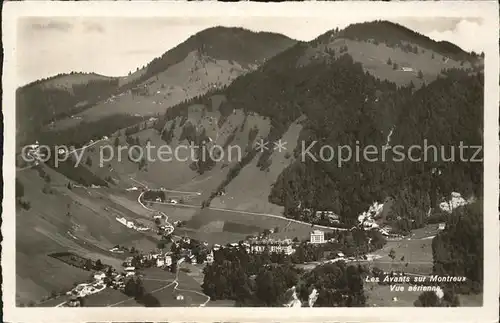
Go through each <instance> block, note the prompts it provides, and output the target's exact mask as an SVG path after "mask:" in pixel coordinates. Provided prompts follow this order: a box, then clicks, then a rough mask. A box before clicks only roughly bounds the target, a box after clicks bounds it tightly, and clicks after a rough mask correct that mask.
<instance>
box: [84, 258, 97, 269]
mask: <svg viewBox="0 0 500 323" xmlns="http://www.w3.org/2000/svg"><path fill="white" fill-rule="evenodd" d="M93 267H94V264H93V263H92V260H91V259H87V260H85V265H84V266H83V268H85V269H86V270H92V268H93Z"/></svg>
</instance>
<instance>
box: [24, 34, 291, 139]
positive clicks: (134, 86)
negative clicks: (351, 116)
mask: <svg viewBox="0 0 500 323" xmlns="http://www.w3.org/2000/svg"><path fill="white" fill-rule="evenodd" d="M295 43H296V41H294V40H292V39H290V38H288V37H285V36H283V35H279V34H273V33H265V32H259V33H255V32H252V31H249V30H246V29H242V28H225V27H214V28H209V29H206V30H204V31H201V32H199V33H197V34H195V35H193V36H191V37H190V38H188V39H187V40H186V41H185V42H183V43H181V44H179V45H178V46H176V47H175V48H173V49H171V50H169V51H167V52H166V53H165V54H163V55H162V56H161V57H158V58H156V59H154V60H153V61H151V62H150V63H149V64H147V65H146V66H145V67H143V68H142V69H138V70H137V71H136V72H135V73H133V74H131V75H129V76H126V77H121V78H107V77H104V76H100V75H96V74H83V73H71V74H68V75H66V74H65V75H58V76H56V77H53V78H50V79H48V80H40V81H37V82H33V83H32V84H29V85H26V86H24V87H22V88H20V89H18V91H17V107H16V109H17V111H18V114H17V120H18V121H17V124H18V127H17V131H18V134H19V138H20V139H24V140H23V141H25V140H28V139H29V140H33V135H35V137H36V133H38V132H39V131H41V130H43V131H51V130H52V129H51V128H49V129H47V128H44V126H45V125H47V124H48V123H50V122H51V121H55V120H61V119H62V120H61V121H59V122H56V123H55V124H54V125H53V128H54V129H55V130H56V131H57V130H59V129H65V128H68V127H75V126H78V125H79V124H80V123H81V122H92V121H96V120H98V119H101V118H103V117H106V116H110V115H116V114H134V115H135V114H140V115H150V114H155V113H157V112H159V111H164V110H165V108H167V107H169V106H171V105H175V104H178V103H180V102H182V101H184V100H186V99H189V98H192V97H196V96H198V95H202V94H204V93H206V92H207V91H209V90H211V89H214V88H220V87H223V86H226V85H227V84H229V83H230V82H231V81H232V80H234V79H235V78H236V77H238V76H239V75H242V74H244V73H247V72H249V71H252V70H254V69H255V68H256V67H257V66H258V65H259V64H261V63H263V62H264V61H265V60H267V59H269V58H270V57H272V56H274V55H276V54H277V53H279V52H281V51H283V50H285V49H286V48H288V47H290V46H292V45H294V44H295ZM70 116H71V117H70ZM64 118H65V119H64ZM28 134H30V135H28Z"/></svg>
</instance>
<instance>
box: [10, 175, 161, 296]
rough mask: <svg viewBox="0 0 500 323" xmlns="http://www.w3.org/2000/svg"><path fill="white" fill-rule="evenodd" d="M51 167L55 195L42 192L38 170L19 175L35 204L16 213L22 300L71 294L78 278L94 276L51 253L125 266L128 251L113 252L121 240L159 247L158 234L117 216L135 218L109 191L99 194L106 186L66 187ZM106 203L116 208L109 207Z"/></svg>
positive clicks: (142, 245) (127, 245)
mask: <svg viewBox="0 0 500 323" xmlns="http://www.w3.org/2000/svg"><path fill="white" fill-rule="evenodd" d="M46 171H47V173H48V174H49V175H50V177H51V179H52V180H51V182H50V184H49V185H50V187H51V191H52V192H51V193H49V194H45V193H43V192H42V188H43V187H44V184H43V180H42V179H41V178H40V177H39V176H38V174H37V172H36V170H25V171H22V172H19V173H18V179H19V180H20V181H21V182H23V183H24V184H25V198H26V199H27V200H28V201H29V202H30V204H31V208H30V209H29V210H22V209H19V210H17V212H16V268H17V271H16V274H17V280H16V284H17V286H16V292H17V293H16V294H17V295H16V296H17V297H16V300H17V303H18V304H21V303H24V304H27V303H29V302H31V301H34V302H38V301H40V300H41V299H42V298H45V297H47V296H48V295H49V294H51V293H52V292H65V291H67V290H69V289H70V288H71V287H72V286H73V284H74V283H75V282H82V281H85V280H87V279H88V278H89V275H90V273H89V272H87V271H84V270H81V269H79V268H75V267H73V266H70V265H67V264H65V263H63V262H62V261H59V260H57V259H54V258H52V257H49V256H48V255H49V254H52V253H57V252H73V253H75V254H78V255H79V256H81V257H85V258H90V259H92V260H94V261H95V260H97V259H100V260H101V261H102V262H103V263H104V264H109V265H112V266H114V267H118V268H119V267H121V263H122V262H123V260H122V259H123V258H124V257H125V256H126V255H125V254H113V253H111V252H109V249H110V248H112V247H113V246H115V245H117V244H119V245H122V246H126V247H132V246H134V247H136V248H139V249H144V250H151V249H153V248H155V247H156V240H155V239H154V238H155V237H154V235H155V234H154V233H150V235H149V236H148V235H147V234H144V233H139V232H137V231H134V230H131V229H128V228H126V227H125V226H123V225H122V224H120V223H118V222H117V221H116V219H115V217H116V216H127V217H132V214H134V213H133V212H131V211H128V213H124V212H125V210H124V209H118V207H115V208H112V207H113V206H114V205H115V206H116V203H113V201H111V200H110V199H108V198H106V194H104V195H99V194H96V192H97V191H99V190H101V191H103V192H104V190H105V189H94V190H93V189H84V188H73V189H72V190H69V189H68V188H67V187H66V186H65V184H66V183H67V180H62V179H61V177H62V176H61V175H60V174H58V173H56V172H54V171H52V170H51V169H48V168H46ZM27 183H30V185H27ZM63 183H65V184H63ZM135 203H136V204H137V202H135ZM106 207H107V208H108V209H109V210H110V211H106V209H105V208H106ZM136 216H137V215H136Z"/></svg>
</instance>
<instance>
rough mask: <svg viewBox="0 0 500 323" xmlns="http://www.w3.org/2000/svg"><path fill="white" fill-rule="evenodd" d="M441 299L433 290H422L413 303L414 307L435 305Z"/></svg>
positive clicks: (437, 304)
mask: <svg viewBox="0 0 500 323" xmlns="http://www.w3.org/2000/svg"><path fill="white" fill-rule="evenodd" d="M440 304H441V301H440V300H439V297H438V296H437V295H436V293H435V292H433V291H428V292H423V293H422V294H420V295H419V296H418V299H417V300H416V301H415V302H414V303H413V305H414V306H416V307H437V306H440Z"/></svg>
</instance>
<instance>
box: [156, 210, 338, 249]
mask: <svg viewBox="0 0 500 323" xmlns="http://www.w3.org/2000/svg"><path fill="white" fill-rule="evenodd" d="M151 207H152V208H154V209H156V210H159V211H162V212H165V213H166V214H167V215H168V216H169V221H170V220H172V221H176V220H181V221H187V223H186V226H185V227H181V228H176V231H175V232H176V234H177V235H183V234H184V233H185V234H187V235H189V236H191V237H193V238H196V239H200V240H203V241H207V242H209V243H219V244H221V243H222V244H225V243H228V242H237V241H239V240H243V239H245V237H247V236H248V235H252V234H256V233H262V232H263V231H264V230H265V229H275V228H278V232H277V233H275V234H273V237H275V238H291V239H293V238H295V237H298V238H299V239H305V238H308V237H309V233H310V231H311V230H314V227H313V226H311V225H308V224H301V223H296V222H291V221H289V220H288V219H286V218H281V217H269V216H265V215H259V214H247V213H244V212H238V211H230V210H213V209H208V208H206V209H195V208H184V207H178V206H171V205H165V204H152V206H151ZM172 221H171V222H172ZM327 231H328V230H327Z"/></svg>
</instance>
